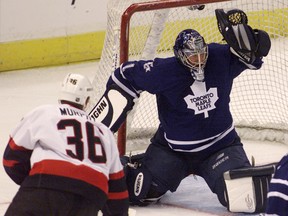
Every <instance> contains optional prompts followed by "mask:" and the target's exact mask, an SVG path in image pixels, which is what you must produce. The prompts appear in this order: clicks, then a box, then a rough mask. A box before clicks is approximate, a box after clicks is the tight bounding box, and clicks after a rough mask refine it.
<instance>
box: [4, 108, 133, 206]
mask: <svg viewBox="0 0 288 216" xmlns="http://www.w3.org/2000/svg"><path fill="white" fill-rule="evenodd" d="M3 164H4V168H5V170H6V172H7V174H8V175H9V176H10V177H11V179H12V180H13V181H14V182H16V183H17V184H21V187H44V188H50V189H55V190H63V191H68V192H72V193H76V194H79V195H82V196H84V197H86V198H88V199H91V200H94V201H96V200H97V202H99V205H100V206H103V205H104V203H105V202H106V200H107V198H108V199H111V200H117V202H118V205H119V206H120V205H122V204H123V203H121V201H124V200H127V199H128V192H127V188H126V184H125V178H124V172H123V166H122V164H121V162H120V159H119V153H118V149H117V145H116V143H115V138H114V136H113V134H112V132H111V131H110V130H109V129H108V128H107V127H106V126H104V125H103V124H101V123H97V122H95V121H94V120H93V119H91V118H90V117H89V116H88V115H87V114H86V113H85V112H84V111H82V110H79V109H77V108H74V107H72V106H70V105H44V106H41V107H38V108H36V109H34V110H33V111H31V112H30V113H28V114H27V115H26V116H25V117H24V118H23V119H22V121H21V122H20V123H19V124H18V125H17V127H16V128H15V129H14V130H13V131H12V133H11V135H10V139H9V142H8V145H7V147H6V150H5V152H4V160H3ZM124 203H125V202H124ZM122 207H123V206H122Z"/></svg>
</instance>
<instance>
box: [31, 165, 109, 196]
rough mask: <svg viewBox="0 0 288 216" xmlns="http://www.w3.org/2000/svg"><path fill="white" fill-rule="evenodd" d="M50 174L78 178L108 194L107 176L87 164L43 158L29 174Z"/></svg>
mask: <svg viewBox="0 0 288 216" xmlns="http://www.w3.org/2000/svg"><path fill="white" fill-rule="evenodd" d="M35 174H48V175H57V176H64V177H68V178H72V179H78V180H81V181H84V182H87V183H89V184H91V185H94V186H95V187H98V188H100V189H101V190H102V191H104V192H105V193H106V194H108V179H107V177H106V176H105V175H104V174H103V173H101V172H99V171H96V170H94V169H92V168H90V167H87V166H85V165H75V164H72V163H69V162H66V161H59V160H43V161H40V162H38V163H35V164H34V166H33V167H32V169H31V171H30V173H29V175H35Z"/></svg>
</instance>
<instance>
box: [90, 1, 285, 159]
mask: <svg viewBox="0 0 288 216" xmlns="http://www.w3.org/2000/svg"><path fill="white" fill-rule="evenodd" d="M203 4H204V5H205V8H204V9H203V10H197V9H196V10H195V7H191V6H192V5H203ZM217 8H223V9H231V8H239V9H242V10H243V11H245V12H246V13H247V15H248V23H249V25H251V26H252V27H253V28H259V29H263V30H265V31H267V32H268V34H269V35H270V37H271V40H272V47H271V51H270V53H269V55H268V56H267V57H266V58H265V59H264V65H263V67H262V68H261V69H260V71H250V70H248V71H246V72H244V73H243V74H241V75H240V76H239V77H237V78H236V79H235V82H234V87H233V90H232V93H231V102H230V104H231V111H232V115H233V117H234V123H235V126H236V129H237V131H238V133H239V134H240V136H241V137H244V138H249V139H250V138H251V139H258V140H259V139H260V140H264V139H268V140H275V141H279V142H286V141H288V135H287V133H288V132H287V131H288V123H287V122H288V102H287V101H288V100H287V99H286V94H287V92H288V85H287V84H288V68H287V67H288V62H287V61H288V60H287V59H288V56H287V54H288V53H287V52H288V51H287V50H288V38H287V37H288V21H287V20H288V19H287V18H288V3H286V0H274V1H271V0H270V1H269V0H253V1H251V0H158V1H148V0H125V1H123V0H110V1H109V2H108V16H107V17H108V20H107V31H106V39H105V43H104V47H103V51H102V55H101V60H100V62H99V67H98V68H97V71H96V72H95V78H94V80H93V85H94V87H95V92H94V95H93V98H92V103H90V107H93V105H95V103H96V102H97V101H98V100H99V98H100V97H101V96H102V94H103V93H104V90H105V84H106V82H107V80H108V78H109V76H110V75H111V73H112V72H113V71H114V70H115V69H116V68H117V67H118V66H119V65H120V64H121V63H122V62H125V61H128V60H140V59H153V58H155V57H166V56H172V55H173V49H172V47H173V44H174V42H175V39H176V36H177V35H178V33H179V32H180V31H181V30H183V29H185V28H193V29H196V30H197V31H198V32H200V34H201V35H203V36H204V38H205V40H206V42H207V43H211V42H217V43H224V41H222V36H221V35H220V33H219V31H218V29H217V23H216V18H215V9H217ZM285 47H286V48H285ZM93 103H94V104H93ZM158 124H159V122H158V118H157V106H156V103H155V96H153V95H150V94H148V93H146V92H144V93H142V94H141V97H140V99H139V102H138V103H137V106H136V108H134V109H133V113H131V114H129V116H128V119H127V123H125V124H123V125H122V126H121V128H120V129H119V131H118V133H117V140H118V147H119V151H120V154H125V153H126V147H127V148H128V150H131V149H132V150H133V149H137V148H143V146H145V145H147V144H149V139H150V138H151V137H152V136H153V133H154V132H156V130H157V126H158ZM126 140H127V142H126ZM127 144H128V145H127Z"/></svg>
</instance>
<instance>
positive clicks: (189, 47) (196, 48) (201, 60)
mask: <svg viewBox="0 0 288 216" xmlns="http://www.w3.org/2000/svg"><path fill="white" fill-rule="evenodd" d="M173 49H174V54H175V56H176V58H177V59H179V60H180V62H181V63H182V64H183V65H185V66H186V67H188V68H189V69H190V71H191V74H192V76H193V78H194V79H195V80H197V81H204V78H205V76H204V67H205V65H206V62H207V58H208V47H207V45H206V43H205V40H204V38H203V37H202V36H201V35H200V34H199V33H198V32H197V31H195V30H193V29H186V30H184V31H181V32H180V33H179V35H178V36H177V38H176V41H175V45H174V47H173Z"/></svg>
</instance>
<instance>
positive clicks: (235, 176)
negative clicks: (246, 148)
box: [224, 165, 275, 213]
mask: <svg viewBox="0 0 288 216" xmlns="http://www.w3.org/2000/svg"><path fill="white" fill-rule="evenodd" d="M274 171H275V165H265V166H257V167H249V168H241V169H234V170H230V171H227V172H225V173H224V182H225V196H226V201H227V209H228V210H229V211H231V212H247V213H261V212H265V208H266V200H267V193H268V186H269V182H270V180H271V177H272V174H273V173H274Z"/></svg>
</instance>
